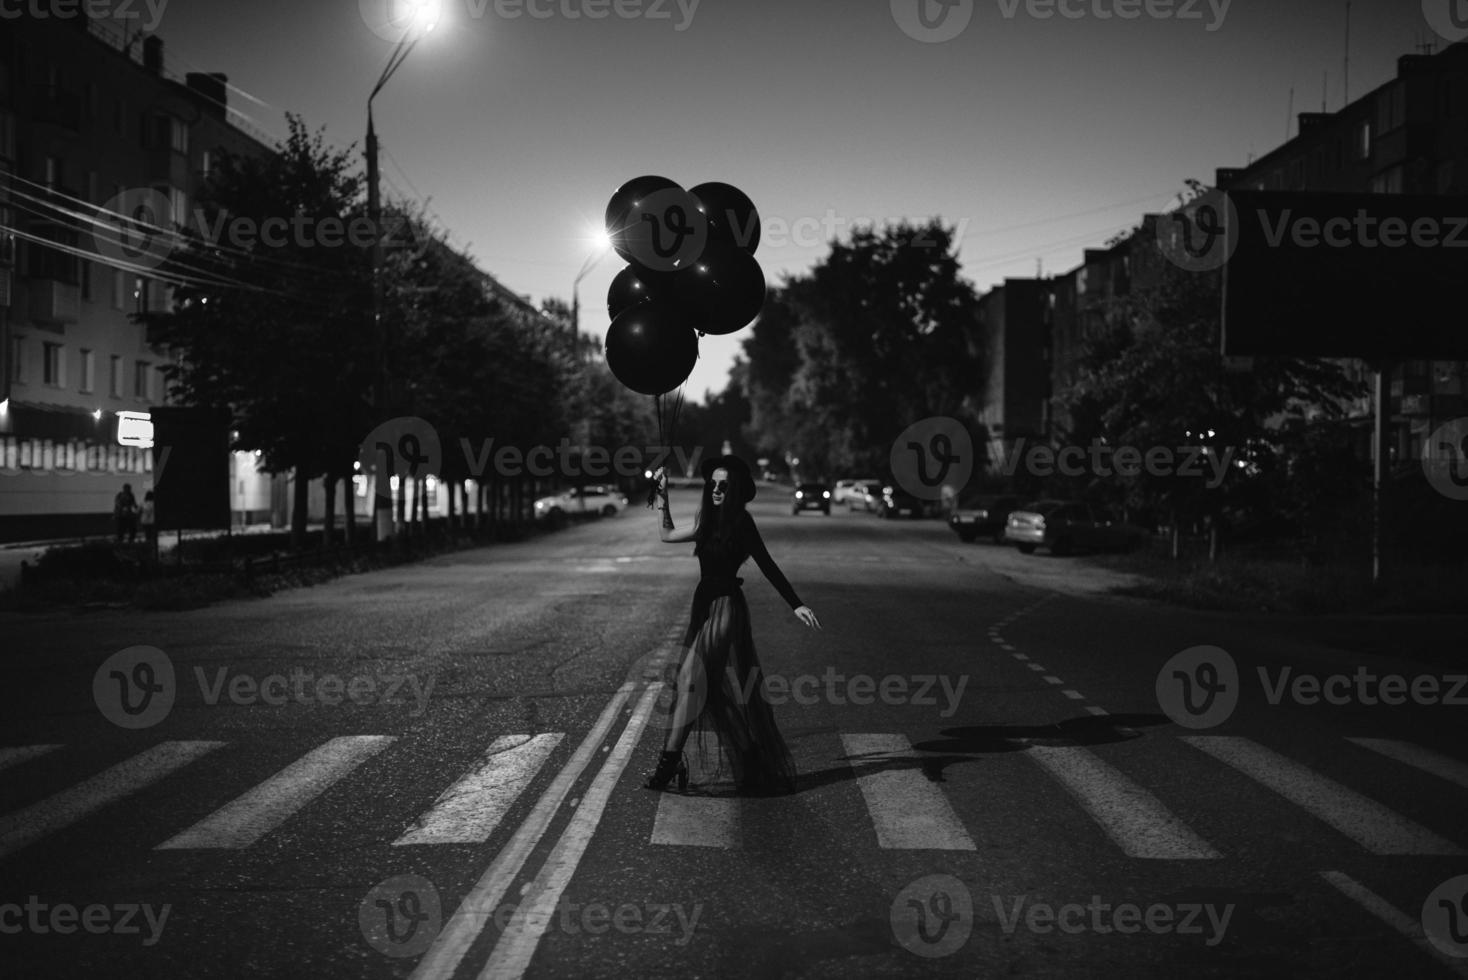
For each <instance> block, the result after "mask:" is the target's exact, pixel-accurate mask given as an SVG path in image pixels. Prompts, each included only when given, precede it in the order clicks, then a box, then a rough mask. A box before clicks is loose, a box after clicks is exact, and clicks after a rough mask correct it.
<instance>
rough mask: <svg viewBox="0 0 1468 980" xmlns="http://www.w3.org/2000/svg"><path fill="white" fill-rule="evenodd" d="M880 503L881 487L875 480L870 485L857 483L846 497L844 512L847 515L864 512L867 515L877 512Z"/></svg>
mask: <svg viewBox="0 0 1468 980" xmlns="http://www.w3.org/2000/svg"><path fill="white" fill-rule="evenodd" d="M881 501H882V485H881V484H880V483H878V482H877V481H876V480H873V481H872V482H871V483H858V484H857V485H856V486H855V487H854V488H853V489H852V491H851V493H849V494H847V495H846V510H847V512H848V513H855V512H856V511H859V510H861V511H865V512H866V513H868V514H875V513H876V512H877V504H879V503H881Z"/></svg>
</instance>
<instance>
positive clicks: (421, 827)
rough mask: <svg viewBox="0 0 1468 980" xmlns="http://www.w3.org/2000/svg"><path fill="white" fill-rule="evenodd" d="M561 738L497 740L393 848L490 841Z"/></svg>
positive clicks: (553, 734) (551, 735)
mask: <svg viewBox="0 0 1468 980" xmlns="http://www.w3.org/2000/svg"><path fill="white" fill-rule="evenodd" d="M564 737H565V733H564V732H546V733H544V734H540V735H534V736H531V735H502V736H500V737H499V738H497V739H495V740H494V741H493V742H491V743H490V746H489V750H488V751H487V752H486V753H485V758H484V760H483V761H482V762H481V763H480V764H479V766H478V768H476V769H475V770H474V771H473V772H470V773H468V774H466V775H465V776H464V777H463V778H462V779H460V780H459V781H458V782H456V783H454V785H452V786H450V787H449V788H448V789H446V790H444V791H443V793H441V794H440V795H439V797H438V800H437V801H436V802H435V803H434V804H433V807H432V809H430V810H429V811H428V812H427V813H425V814H423V815H422V816H421V817H419V818H418V821H417V823H416V824H415V825H414V826H413V827H412V829H410V830H408V831H407V832H406V833H404V834H403V836H401V837H399V838H398V839H397V840H395V841H393V844H394V845H405V844H478V843H483V842H484V841H487V840H489V835H490V834H492V833H494V829H495V828H496V827H498V826H499V824H500V821H501V820H503V819H504V817H505V814H506V813H508V812H509V810H510V807H512V806H513V805H514V804H515V801H516V800H518V799H519V798H520V794H521V793H523V792H524V791H525V788H526V787H527V786H529V785H530V783H531V782H532V781H533V780H534V779H535V776H536V774H537V773H539V772H540V767H541V766H543V765H545V760H546V759H548V758H550V754H551V752H553V751H554V750H555V748H556V746H557V745H560V744H561V739H563V738H564Z"/></svg>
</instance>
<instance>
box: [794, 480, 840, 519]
mask: <svg viewBox="0 0 1468 980" xmlns="http://www.w3.org/2000/svg"><path fill="white" fill-rule="evenodd" d="M803 510H818V511H820V512H821V513H823V514H826V515H828V516H829V515H830V513H831V488H830V487H828V486H826V485H825V484H824V483H802V484H800V485H799V486H797V487H796V488H795V493H794V494H793V495H792V496H791V498H790V513H792V514H799V513H800V512H801V511H803Z"/></svg>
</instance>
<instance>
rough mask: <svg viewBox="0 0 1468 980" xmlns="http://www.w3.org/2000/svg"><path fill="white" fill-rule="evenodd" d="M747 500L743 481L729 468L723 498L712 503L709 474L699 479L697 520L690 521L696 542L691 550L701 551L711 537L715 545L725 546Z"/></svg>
mask: <svg viewBox="0 0 1468 980" xmlns="http://www.w3.org/2000/svg"><path fill="white" fill-rule="evenodd" d="M726 469H727V467H726ZM748 502H749V501H748V500H746V499H745V497H744V482H743V481H742V480H740V479H738V478H737V477H736V474H735V473H734V472H733V471H732V470H731V471H730V473H729V488H728V489H727V490H726V491H724V502H723V503H722V504H720V505H719V506H717V507H715V506H714V481H713V474H712V473H710V474H709V479H707V480H704V481H703V498H702V500H700V502H699V505H698V518H697V523H696V524H694V535H695V536H694V541H695V542H696V543H695V544H694V546H693V553H694V554H695V555H699V554H703V549H704V545H707V544H708V543H709V542H711V541H712V542H715V543H716V546H718V547H721V548H727V547H729V545H730V544H731V543H732V542H733V540H734V532H735V530H736V529H737V528H738V527H739V522H740V521H741V520H743V519H744V515H745V513H746V511H745V509H744V505H745V504H747V503H748Z"/></svg>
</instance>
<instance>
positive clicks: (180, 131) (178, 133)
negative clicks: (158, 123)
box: [168, 116, 189, 154]
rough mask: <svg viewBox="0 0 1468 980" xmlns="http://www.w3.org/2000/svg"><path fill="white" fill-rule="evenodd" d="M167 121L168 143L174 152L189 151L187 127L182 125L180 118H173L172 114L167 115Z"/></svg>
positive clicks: (185, 152) (184, 152)
mask: <svg viewBox="0 0 1468 980" xmlns="http://www.w3.org/2000/svg"><path fill="white" fill-rule="evenodd" d="M168 122H169V133H168V137H169V138H168V145H169V146H170V147H171V148H172V149H173V152H174V153H183V154H187V153H188V152H189V127H188V126H185V125H184V121H183V120H182V119H175V118H173V117H172V116H170V117H169V119H168Z"/></svg>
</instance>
